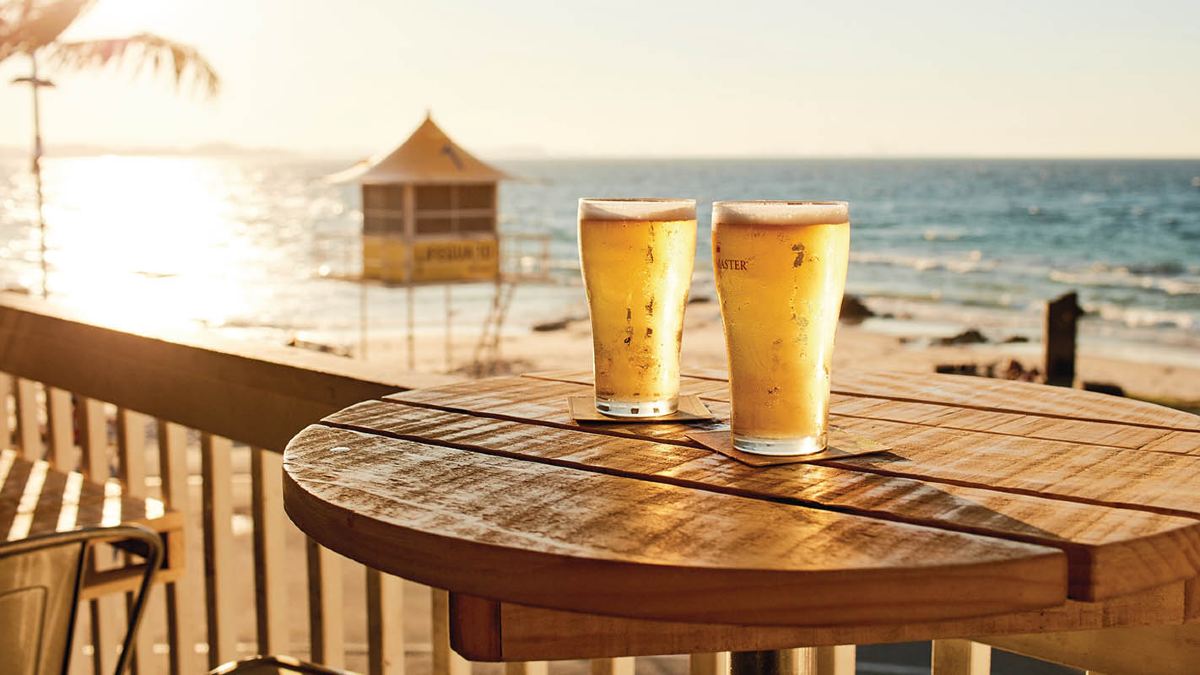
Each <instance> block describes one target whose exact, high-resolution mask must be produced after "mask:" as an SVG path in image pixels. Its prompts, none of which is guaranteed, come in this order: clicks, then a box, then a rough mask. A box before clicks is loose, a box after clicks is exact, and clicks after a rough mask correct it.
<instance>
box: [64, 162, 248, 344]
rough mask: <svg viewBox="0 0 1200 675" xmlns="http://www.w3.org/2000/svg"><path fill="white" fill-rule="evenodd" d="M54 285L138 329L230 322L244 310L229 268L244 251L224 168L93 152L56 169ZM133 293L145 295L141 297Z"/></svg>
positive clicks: (81, 304) (94, 311)
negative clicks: (223, 177)
mask: <svg viewBox="0 0 1200 675" xmlns="http://www.w3.org/2000/svg"><path fill="white" fill-rule="evenodd" d="M54 174H55V175H54V176H53V180H51V181H48V183H49V184H50V185H53V186H55V191H56V192H59V193H60V194H58V195H55V196H54V197H53V199H51V200H50V201H49V203H50V204H51V205H53V206H52V207H51V209H50V210H49V211H48V213H47V219H48V220H49V221H50V222H53V223H54V227H53V228H52V229H51V230H50V233H51V234H50V237H51V240H50V250H51V252H52V256H53V257H52V258H51V266H52V269H53V270H54V271H53V273H52V274H53V277H52V279H53V281H52V283H53V286H54V288H53V289H52V290H53V291H54V292H55V293H56V294H61V296H63V297H67V298H70V302H71V304H73V305H75V306H76V307H77V308H78V309H79V310H81V311H83V312H85V313H87V314H89V315H92V316H94V317H96V318H97V319H101V320H103V321H105V322H115V323H119V324H120V325H122V326H127V327H130V328H134V329H142V330H151V329H158V330H163V329H173V328H179V327H180V326H186V325H189V324H193V325H194V324H195V323H196V322H197V321H199V322H201V323H205V324H210V325H212V324H217V325H219V324H221V323H223V322H224V321H225V320H226V318H227V317H228V316H230V314H232V313H237V312H240V311H243V310H244V307H242V305H241V297H242V296H241V294H240V293H238V291H237V289H236V287H235V284H234V282H233V281H232V279H231V278H230V276H229V275H228V274H227V271H228V270H229V269H230V266H232V265H238V264H240V263H241V261H240V260H239V258H244V257H245V255H244V254H245V251H244V250H243V248H244V247H245V245H246V244H245V243H244V241H245V240H244V239H243V238H242V237H240V236H239V232H238V231H237V230H238V229H239V223H237V222H235V220H234V219H233V218H232V215H231V213H230V210H231V208H230V206H229V203H228V200H227V197H228V194H227V190H226V189H225V188H224V187H223V185H224V183H223V182H222V181H221V176H220V169H219V167H218V165H216V164H214V163H211V162H204V161H197V160H194V159H183V158H180V159H168V158H159V157H116V156H108V157H92V158H78V159H70V160H63V161H61V163H57V164H56V165H55V167H54ZM133 298H137V301H136V302H134V301H133Z"/></svg>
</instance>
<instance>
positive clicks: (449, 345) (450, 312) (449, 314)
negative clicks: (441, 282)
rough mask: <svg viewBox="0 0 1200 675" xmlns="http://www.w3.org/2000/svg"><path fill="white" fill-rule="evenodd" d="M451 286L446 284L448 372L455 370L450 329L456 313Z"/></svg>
mask: <svg viewBox="0 0 1200 675" xmlns="http://www.w3.org/2000/svg"><path fill="white" fill-rule="evenodd" d="M450 302H451V298H450V284H446V372H447V373H449V372H451V371H453V370H454V355H453V352H452V350H453V348H454V341H453V340H452V336H451V333H450V328H451V325H452V323H453V319H454V311H453V310H452V309H450Z"/></svg>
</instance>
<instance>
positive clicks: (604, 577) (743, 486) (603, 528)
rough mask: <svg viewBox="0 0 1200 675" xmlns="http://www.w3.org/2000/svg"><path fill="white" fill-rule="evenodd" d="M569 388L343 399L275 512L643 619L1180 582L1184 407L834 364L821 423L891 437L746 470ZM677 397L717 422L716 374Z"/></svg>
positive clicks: (1186, 524)
mask: <svg viewBox="0 0 1200 675" xmlns="http://www.w3.org/2000/svg"><path fill="white" fill-rule="evenodd" d="M590 382H591V375H590V373H586V372H566V371H560V372H550V373H539V374H534V375H527V376H522V377H504V378H496V379H491V380H482V381H469V382H463V383H459V384H454V385H450V386H446V387H440V388H436V389H425V390H415V391H408V392H403V393H399V394H395V395H392V396H388V397H386V398H385V399H383V400H377V401H366V402H363V403H360V404H357V405H354V406H351V407H349V408H346V409H345V410H342V411H340V412H338V413H336V414H334V415H331V416H330V417H328V418H326V419H325V420H323V421H322V422H321V423H319V424H315V425H313V426H310V427H308V428H307V429H305V430H304V431H303V432H301V433H300V434H299V435H298V436H296V438H295V439H293V441H292V442H291V443H290V444H289V446H288V448H287V450H286V452H285V455H284V468H285V478H284V503H285V507H286V509H287V512H288V514H289V515H290V516H291V518H292V520H293V521H294V522H295V523H296V524H297V525H298V526H299V527H300V529H302V530H303V531H305V532H306V533H307V534H308V535H309V536H310V537H312V538H313V539H315V540H316V541H317V542H319V543H320V544H322V545H324V546H326V547H328V548H331V549H333V550H335V551H337V552H339V553H342V554H343V555H346V556H348V557H350V558H352V559H355V560H358V561H360V562H362V563H364V564H366V565H368V566H370V567H374V568H376V569H380V570H383V571H385V572H388V573H391V574H395V575H398V576H402V577H405V578H408V579H412V580H415V581H419V582H422V583H425V584H429V585H431V586H435V587H438V588H444V589H449V590H452V591H455V592H458V593H464V594H470V595H475V596H481V597H484V598H490V599H495V600H502V601H508V602H513V603H519V604H523V605H530V606H534V607H543V608H550V609H560V610H569V611H576V612H588V613H592V614H604V615H610V616H617V617H629V618H640V619H655V620H662V621H679V622H698V623H724V624H741V625H781V626H785V625H786V626H811V625H852V624H859V623H871V624H881V623H889V622H897V623H898V622H911V621H936V620H943V619H955V618H965V617H974V616H983V615H989V614H999V613H1008V612H1017V611H1021V610H1028V609H1038V608H1046V607H1054V606H1058V605H1062V604H1063V603H1064V602H1065V601H1066V600H1067V599H1068V598H1070V599H1074V600H1081V601H1086V602H1096V601H1101V600H1107V599H1110V598H1116V597H1118V596H1122V595H1128V594H1132V593H1137V592H1140V591H1145V590H1147V589H1152V588H1157V587H1161V586H1165V585H1167V584H1171V583H1174V582H1179V581H1181V580H1185V579H1191V578H1193V577H1196V576H1197V574H1200V521H1198V520H1197V518H1200V501H1198V500H1197V499H1196V497H1195V495H1196V494H1200V417H1196V416H1193V415H1189V414H1186V413H1183V412H1179V411H1175V410H1171V409H1168V408H1163V407H1159V406H1155V405H1151V404H1147V403H1143V402H1138V401H1133V400H1129V399H1122V398H1116V397H1111V396H1106V395H1101V394H1095V393H1090V392H1084V391H1079V390H1073V389H1063V388H1052V387H1047V386H1042V385H1034V384H1027V383H1015V382H1008V381H1003V380H991V379H984V378H974V377H963V376H949V375H925V374H901V373H865V372H853V371H844V372H837V373H835V376H834V385H833V391H834V394H833V400H832V409H831V421H832V423H833V424H835V425H837V426H838V427H840V428H842V429H844V430H846V431H848V432H851V433H853V434H857V435H859V436H865V437H869V438H871V439H873V440H876V441H878V442H880V443H883V444H884V445H887V446H888V447H889V451H887V452H884V453H878V454H868V455H861V456H855V457H840V458H834V459H829V460H823V461H821V462H819V463H796V464H786V465H777V466H767V467H754V466H749V465H747V464H743V463H742V462H740V461H737V460H736V459H733V458H730V457H727V456H725V455H722V454H718V453H715V452H712V451H710V450H708V449H706V448H704V447H702V446H700V445H698V444H697V443H695V442H694V441H692V440H691V439H689V438H688V437H687V436H686V435H685V434H686V433H688V432H691V431H695V430H696V426H695V425H687V424H667V423H624V422H619V423H604V424H586V423H583V424H580V423H576V422H574V421H572V419H571V417H570V415H569V414H568V408H567V402H566V399H567V397H569V396H573V395H581V394H583V395H586V394H589V393H590V391H591V386H590ZM683 393H684V394H695V395H698V396H700V397H701V398H702V399H703V400H704V402H705V403H706V404H707V405H708V407H709V409H710V410H711V411H712V412H713V413H714V414H715V415H716V417H718V418H720V419H727V417H728V412H729V404H728V385H727V382H726V381H725V379H724V376H723V375H722V374H720V373H710V372H698V373H694V374H692V375H691V376H688V377H684V378H683ZM702 428H703V427H702ZM709 428H711V423H710V427H709Z"/></svg>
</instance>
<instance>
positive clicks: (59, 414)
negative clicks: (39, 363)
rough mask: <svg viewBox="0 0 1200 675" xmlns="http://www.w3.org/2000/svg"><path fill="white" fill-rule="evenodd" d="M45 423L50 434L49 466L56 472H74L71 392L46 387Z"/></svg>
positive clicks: (73, 430) (73, 427)
mask: <svg viewBox="0 0 1200 675" xmlns="http://www.w3.org/2000/svg"><path fill="white" fill-rule="evenodd" d="M46 421H47V424H46V426H47V427H49V432H50V433H49V434H48V436H49V438H50V452H49V453H48V457H47V459H49V460H50V466H52V467H54V468H55V469H56V470H58V471H74V470H75V467H76V457H75V415H74V414H73V412H72V410H71V392H69V391H63V390H62V389H57V388H55V387H46Z"/></svg>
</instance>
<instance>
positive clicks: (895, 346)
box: [369, 302, 1200, 408]
mask: <svg viewBox="0 0 1200 675" xmlns="http://www.w3.org/2000/svg"><path fill="white" fill-rule="evenodd" d="M685 326H686V327H685V330H684V334H683V350H682V355H681V363H682V365H683V369H684V372H687V370H688V369H689V368H692V369H719V370H725V369H727V365H726V364H727V361H726V354H725V343H724V335H723V333H722V329H721V317H720V311H719V309H718V307H717V304H716V303H715V302H708V303H702V304H693V305H690V306H689V307H688V309H687V314H686V320H685ZM888 330H889V331H890V330H894V327H889V329H888ZM474 345H475V341H474V340H473V339H470V338H468V337H466V336H461V337H460V338H458V339H457V340H455V341H454V343H453V349H452V358H453V369H454V370H457V371H460V372H469V370H470V357H471V355H472V353H473V350H474ZM405 349H406V343H405V342H404V341H403V340H402V339H400V338H399V337H398V336H395V335H392V336H387V335H383V336H379V337H377V338H375V339H372V341H371V344H370V345H369V354H370V359H369V360H372V361H375V360H378V361H379V362H381V363H382V362H386V363H389V364H393V365H394V364H398V363H403V362H404V358H405ZM1041 350H1042V345H1041V343H1040V342H1037V341H1033V342H1028V343H1018V344H1003V343H986V344H971V345H945V346H943V345H935V344H930V341H929V339H928V338H925V337H919V336H911V335H896V334H893V333H891V332H882V331H881V330H879V329H873V328H872V327H871V326H870V325H869V323H868V325H863V324H858V325H856V324H852V323H847V322H843V323H842V324H841V325H840V326H839V327H838V336H837V343H836V347H835V349H834V370H835V371H836V370H838V369H843V368H845V369H859V370H874V371H897V372H906V373H932V372H934V369H935V368H936V366H938V365H939V364H966V363H974V364H979V365H986V364H991V363H995V364H998V366H999V368H998V369H1001V370H1002V369H1004V368H1005V367H1006V366H1007V364H1008V362H1009V361H1011V360H1016V361H1018V362H1020V363H1021V364H1022V366H1023V367H1025V368H1026V369H1030V368H1034V367H1037V368H1040V367H1041V361H1042V351H1041ZM417 351H418V354H421V355H423V357H422V358H420V359H418V369H419V370H424V371H427V372H444V371H445V340H444V339H443V338H442V337H441V336H432V335H422V336H419V337H418V339H417ZM1150 356H1152V355H1150ZM501 358H502V362H501V363H500V364H498V365H499V371H498V372H510V373H514V372H524V371H529V370H557V369H580V370H590V369H591V367H592V360H591V359H592V342H591V329H590V324H589V322H588V320H587V319H586V317H576V318H575V319H574V320H571V321H568V322H567V324H566V326H565V327H564V328H562V329H561V330H553V331H544V332H541V331H532V330H529V331H527V332H523V333H520V334H509V335H506V336H504V338H503V340H502V344H501ZM1076 373H1077V379H1078V380H1079V381H1081V382H1082V381H1087V382H1099V383H1110V384H1117V385H1119V386H1121V387H1122V388H1123V389H1124V390H1125V391H1126V393H1127V395H1130V396H1135V397H1138V398H1145V399H1149V400H1155V401H1163V402H1168V403H1173V404H1183V405H1184V406H1186V407H1189V408H1200V364H1197V365H1195V366H1189V365H1186V364H1180V363H1163V362H1156V361H1153V360H1149V359H1143V360H1135V359H1129V358H1125V359H1123V358H1118V357H1114V356H1106V355H1097V354H1090V353H1088V352H1087V351H1086V350H1084V351H1082V352H1081V353H1080V355H1079V358H1078V361H1077V364H1076Z"/></svg>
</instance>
